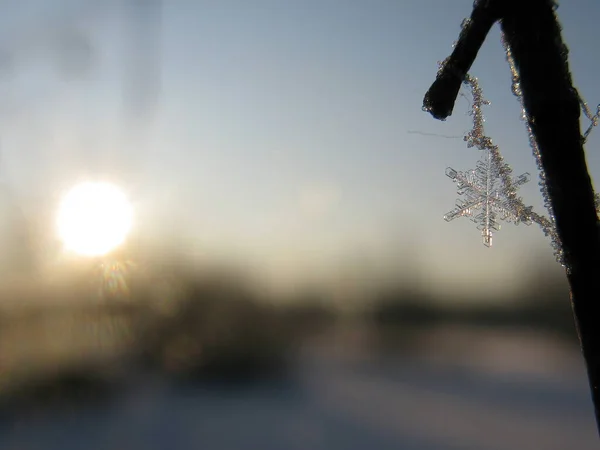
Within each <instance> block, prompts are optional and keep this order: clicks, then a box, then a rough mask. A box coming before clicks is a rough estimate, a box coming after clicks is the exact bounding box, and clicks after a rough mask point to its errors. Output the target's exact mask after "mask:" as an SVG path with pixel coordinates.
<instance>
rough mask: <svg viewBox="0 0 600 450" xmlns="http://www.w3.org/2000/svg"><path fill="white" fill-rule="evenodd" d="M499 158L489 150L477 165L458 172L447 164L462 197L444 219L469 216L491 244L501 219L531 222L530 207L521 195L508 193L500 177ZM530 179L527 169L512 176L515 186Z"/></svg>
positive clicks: (447, 171) (486, 242)
mask: <svg viewBox="0 0 600 450" xmlns="http://www.w3.org/2000/svg"><path fill="white" fill-rule="evenodd" d="M499 169H500V167H498V165H497V161H496V160H495V159H494V158H493V157H492V153H491V152H490V151H489V150H488V151H486V152H485V154H484V155H483V156H482V158H481V159H480V160H479V161H478V162H477V165H476V168H475V169H474V170H470V171H467V172H457V171H456V170H454V169H452V168H451V167H448V168H447V169H446V175H447V176H448V177H449V178H450V179H452V181H454V182H455V183H456V187H457V193H458V195H459V196H461V197H462V198H460V199H458V200H457V202H456V207H455V208H454V209H453V210H452V211H450V212H448V213H447V214H446V215H445V216H444V219H445V220H446V221H447V222H450V221H452V220H454V219H456V218H457V217H463V216H466V217H470V218H471V220H472V221H473V222H475V223H476V224H477V229H478V230H480V231H481V236H482V238H483V244H484V245H486V246H487V247H491V246H492V237H493V233H494V232H495V231H499V230H500V224H499V221H500V220H504V221H507V222H513V223H515V224H519V223H521V222H522V223H525V224H527V225H530V224H531V223H532V218H531V208H524V207H522V202H521V201H520V199H518V201H515V198H514V196H512V195H511V196H508V195H507V191H506V189H505V188H504V186H503V184H502V182H501V179H500V177H499ZM529 180H530V176H529V174H528V173H524V174H522V175H520V176H519V177H517V178H515V179H514V180H512V187H513V189H516V188H517V187H519V186H521V185H523V184H525V183H527V182H528V181H529Z"/></svg>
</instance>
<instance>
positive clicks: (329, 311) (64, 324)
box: [0, 261, 576, 411]
mask: <svg viewBox="0 0 600 450" xmlns="http://www.w3.org/2000/svg"><path fill="white" fill-rule="evenodd" d="M190 267H191V266H190V265H186V264H183V263H180V264H166V265H165V264H161V265H154V266H150V265H146V266H143V267H142V265H141V264H130V263H125V262H118V263H117V262H104V263H102V264H100V263H99V262H98V261H96V262H93V263H92V262H90V264H89V265H80V266H79V270H77V271H71V272H70V273H69V275H68V276H65V277H63V278H60V280H59V281H57V280H58V278H56V277H55V278H54V279H53V282H52V283H48V282H39V283H38V282H34V281H32V280H28V279H21V280H15V281H14V282H13V284H12V285H10V286H8V285H7V286H4V288H2V289H0V333H1V334H2V335H1V336H0V406H1V405H4V409H2V408H0V411H1V410H5V411H6V408H8V407H9V406H8V405H14V404H15V403H14V402H15V401H16V400H15V399H19V400H18V403H19V405H21V406H23V405H27V404H30V403H31V404H36V402H37V403H40V402H41V403H47V402H51V401H56V400H57V399H60V400H61V401H67V400H68V399H73V398H75V399H84V400H86V401H87V400H88V399H89V398H90V396H91V397H93V398H104V399H105V398H106V395H105V393H106V392H107V389H109V387H110V389H109V390H111V389H113V388H112V387H111V386H113V385H115V383H116V384H118V383H119V382H120V381H123V380H126V379H127V378H128V377H131V374H135V373H149V372H151V373H155V374H157V375H159V376H161V377H166V378H169V379H171V380H173V381H176V380H181V379H184V380H188V381H189V380H196V381H197V382H214V381H229V382H236V383H239V382H247V381H253V380H257V379H269V380H272V379H274V378H282V377H283V378H285V377H286V376H289V375H290V373H291V368H292V367H293V364H294V363H295V360H296V358H295V357H296V356H297V355H298V352H299V350H301V349H302V346H303V345H304V344H306V343H307V342H313V343H314V342H318V339H321V342H323V339H325V340H326V339H329V338H330V337H331V335H329V337H328V334H327V333H328V332H329V331H334V330H335V329H336V328H339V326H342V327H344V326H347V325H348V317H347V315H343V314H341V313H340V311H339V310H337V309H336V308H335V307H334V306H333V305H339V303H336V302H338V301H339V299H336V301H335V302H334V301H333V300H332V299H331V298H330V297H328V295H327V292H325V291H323V292H318V291H315V290H314V289H313V290H309V289H307V290H306V291H305V292H300V293H295V294H294V295H289V296H288V297H285V298H284V296H282V295H281V294H279V295H273V294H268V293H267V292H266V291H265V290H261V289H260V288H259V285H258V283H254V282H252V280H248V279H246V278H245V277H243V276H242V275H240V271H235V270H231V269H228V268H223V267H221V268H218V269H215V268H212V269H209V268H207V267H204V268H201V269H197V270H192V269H191V268H190ZM559 275H560V274H559ZM371 295H372V296H371V297H370V298H365V305H369V307H368V308H366V309H365V310H364V311H363V313H361V314H358V316H357V315H354V316H353V317H352V318H351V322H352V324H353V325H352V326H354V325H356V324H357V323H360V324H361V325H360V326H362V327H363V328H365V325H366V328H367V329H369V330H370V334H371V335H375V339H376V340H378V341H377V342H379V344H381V343H382V342H383V343H385V345H389V346H390V347H391V348H393V349H394V350H401V349H402V347H404V348H405V349H410V348H411V346H413V344H415V340H416V339H419V336H421V335H422V334H423V333H427V330H429V329H431V328H435V327H438V326H445V325H458V326H465V327H469V326H475V327H486V328H497V329H507V330H508V329H511V330H512V329H515V328H521V329H527V330H533V331H536V332H540V333H547V334H549V335H550V334H551V335H553V336H559V337H561V338H562V339H565V340H566V341H569V342H576V332H575V327H574V324H573V319H572V313H571V310H570V305H569V300H568V289H567V285H566V282H565V280H564V277H561V276H556V275H553V274H552V273H551V272H549V271H548V270H546V269H544V268H540V269H539V270H538V271H537V273H535V274H534V275H532V277H531V279H530V282H529V283H528V284H527V286H526V287H525V288H524V289H522V290H521V292H520V293H519V294H518V295H516V296H514V297H513V298H511V299H510V301H506V302H499V301H494V302H490V301H488V300H489V299H481V301H479V302H476V301H472V302H469V303H460V304H462V305H463V306H461V307H457V306H456V305H457V304H458V303H457V302H455V301H454V300H453V299H445V301H444V299H439V298H433V297H432V296H430V295H427V294H426V293H424V290H423V289H420V288H419V287H418V285H416V284H413V283H410V282H399V283H397V284H396V285H393V286H388V287H385V288H383V287H382V288H381V289H380V290H379V291H376V292H372V293H371ZM465 305H469V306H465ZM348 345H349V346H351V347H352V346H353V345H354V344H348ZM402 355H404V356H405V355H406V354H405V353H402ZM10 408H12V407H10ZM13 409H14V408H13Z"/></svg>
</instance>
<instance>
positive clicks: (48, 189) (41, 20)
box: [0, 0, 600, 290]
mask: <svg viewBox="0 0 600 450" xmlns="http://www.w3.org/2000/svg"><path fill="white" fill-rule="evenodd" d="M84 1H87V0H80V1H78V2H77V1H74V0H70V1H66V0H62V1H59V0H56V1H54V2H42V1H33V0H26V1H25V0H24V1H23V2H22V3H15V4H14V6H11V7H10V8H8V7H5V12H4V14H2V19H0V20H2V23H3V27H0V28H2V29H4V31H3V33H1V34H0V48H2V45H4V46H5V48H8V49H10V52H11V54H12V55H13V59H12V62H11V63H10V64H9V65H10V70H7V71H6V73H5V74H4V79H3V81H2V84H1V85H0V92H2V93H3V94H4V96H5V97H6V98H7V99H8V100H7V101H6V102H3V104H4V105H5V106H4V108H3V109H4V110H2V109H0V114H2V117H3V118H4V126H3V127H2V128H1V129H0V130H1V134H0V139H1V140H2V147H1V148H2V158H1V167H0V174H1V175H2V177H3V178H4V180H5V182H6V183H7V184H8V185H9V186H10V188H11V189H12V190H13V191H14V192H16V193H17V194H18V195H19V197H21V198H23V199H24V201H27V200H28V199H29V200H30V201H33V200H32V199H37V201H38V202H40V201H42V202H43V204H44V205H45V206H46V207H47V208H49V209H50V210H52V205H53V204H55V202H56V201H57V199H58V198H59V197H60V195H61V192H62V191H63V190H64V189H66V188H68V187H69V186H70V185H72V184H73V183H75V182H76V181H78V180H81V179H86V178H100V177H108V178H112V179H114V180H115V181H116V182H118V183H119V184H120V185H121V186H123V187H124V188H125V189H127V190H128V193H129V195H130V197H131V198H132V200H133V201H134V202H135V204H136V208H137V218H138V220H137V231H136V232H137V233H139V234H141V235H142V234H143V235H153V236H161V238H163V239H165V240H166V241H169V242H171V241H172V242H177V241H179V242H183V243H184V245H185V246H186V248H187V249H188V250H189V251H190V252H194V253H195V254H197V255H199V256H206V255H213V254H223V255H229V256H232V255H233V256H236V257H239V258H241V259H242V260H244V261H246V262H247V263H248V264H250V265H252V266H255V267H256V266H260V267H265V268H268V269H269V270H273V271H275V272H277V273H278V274H279V276H282V277H283V276H284V275H286V274H287V276H289V277H295V276H297V275H298V274H302V276H317V275H323V274H325V273H328V274H330V273H334V272H335V273H338V272H340V271H342V272H343V270H345V264H346V263H347V262H348V261H349V260H353V258H358V259H360V260H361V261H362V263H361V264H363V265H364V267H371V269H372V270H373V271H374V272H380V273H384V272H385V273H387V274H388V275H389V274H390V273H393V271H394V270H397V265H395V264H392V263H391V262H392V261H401V260H403V259H407V258H409V257H410V258H414V255H417V257H418V258H417V259H418V261H419V264H424V265H426V267H427V270H426V271H425V272H424V273H423V274H422V277H423V279H424V281H426V282H427V284H428V285H432V286H437V287H438V288H442V289H460V290H469V289H476V290H479V289H481V288H485V287H486V286H491V288H492V289H499V288H510V287H511V286H513V285H515V284H518V277H519V275H520V274H521V273H523V272H524V270H525V269H526V268H527V267H528V266H530V265H531V264H535V263H537V262H548V261H551V260H552V253H551V250H550V247H549V245H548V243H547V242H546V238H545V237H544V236H543V234H542V233H541V231H540V230H539V229H538V228H536V227H535V225H533V226H531V227H524V226H519V227H515V226H513V225H510V224H507V225H506V226H504V227H503V228H502V230H501V231H500V232H498V233H497V234H496V238H495V245H494V247H493V248H492V249H487V248H485V247H484V246H483V245H482V244H481V239H480V236H479V232H478V231H477V230H476V228H475V226H474V224H472V223H471V222H470V221H468V220H467V219H459V220H456V221H454V222H452V223H450V224H448V223H446V222H444V220H443V219H442V217H443V215H444V213H446V212H447V211H449V210H450V209H452V207H453V205H454V202H455V200H456V193H455V190H454V186H453V184H452V182H451V181H450V180H449V179H448V178H447V177H446V176H445V175H444V171H445V169H446V167H447V166H452V167H453V168H455V169H457V170H465V169H470V168H473V167H474V164H475V162H476V161H477V159H478V157H479V155H478V151H477V150H474V149H467V148H466V147H465V146H464V143H463V142H462V140H461V139H460V138H444V137H439V136H424V135H422V134H418V133H415V131H417V132H423V133H434V134H440V135H448V136H461V135H462V134H464V132H465V131H466V130H467V129H468V128H469V125H470V124H469V117H468V116H467V115H466V112H467V110H468V104H467V103H466V102H465V101H464V100H461V101H460V102H459V103H458V104H457V106H456V108H455V112H454V115H453V116H452V117H451V118H450V119H448V120H447V121H446V122H439V121H435V120H433V119H432V118H431V116H429V115H428V114H426V113H424V112H423V111H421V104H422V98H423V95H424V93H425V91H426V90H427V88H428V87H429V85H430V84H431V82H432V81H433V80H434V77H435V73H436V70H437V61H439V60H442V59H444V58H445V57H446V56H447V55H449V53H450V52H451V45H452V42H453V41H454V40H456V38H457V37H458V33H459V31H460V23H461V21H462V19H463V18H464V17H466V16H467V15H469V13H470V11H471V8H472V0H455V1H452V2H449V1H447V0H405V1H398V0H370V1H366V0H360V1H359V0H345V1H342V0H304V1H299V0H253V1H249V0H219V1H203V0H197V1H188V0H185V1H184V0H170V1H168V2H164V3H165V4H164V5H163V12H162V16H161V20H160V29H159V32H160V34H158V38H157V39H156V41H157V44H156V45H157V47H158V48H159V49H160V53H156V51H155V50H153V49H156V48H157V47H148V46H146V47H140V46H139V45H138V46H137V47H136V45H135V43H136V42H139V41H141V40H144V39H147V38H144V37H142V39H139V37H138V41H135V40H134V36H136V34H135V33H134V30H135V28H133V21H132V20H131V18H127V17H126V16H124V14H123V12H124V7H123V5H122V4H120V3H119V2H115V1H113V2H106V4H104V5H102V6H95V7H91V8H90V9H87V8H88V6H89V5H93V3H89V4H88V3H84ZM73 5H79V6H80V7H81V6H82V5H83V7H82V8H81V11H80V12H79V13H77V14H74V13H73V8H72V6H73ZM558 13H559V16H560V19H561V23H562V25H563V36H564V38H565V41H566V42H567V45H568V46H569V48H570V50H571V54H570V57H571V70H572V72H573V76H574V80H575V83H576V85H577V87H578V88H579V89H580V92H581V94H582V95H583V96H584V98H585V99H586V100H587V101H588V102H589V103H590V105H591V106H592V107H594V108H595V105H596V104H597V103H598V102H600V86H599V84H598V82H597V80H598V70H599V69H600V62H599V61H600V60H599V58H598V56H597V55H598V53H597V50H596V45H597V32H596V24H597V22H598V20H600V3H598V2H597V1H596V0H577V1H574V2H564V4H562V5H561V6H560V8H559V10H558ZM138 25H139V24H138ZM140 29H141V28H140ZM65 30H66V31H80V32H82V33H83V34H82V35H83V36H84V37H86V38H87V39H89V40H90V45H91V48H92V49H93V54H92V59H91V66H90V67H89V70H88V71H84V72H83V73H79V72H73V73H72V72H70V71H66V72H65V71H64V70H63V71H57V70H56V69H57V64H56V63H57V62H58V61H59V60H60V59H59V57H60V56H61V55H62V54H63V53H61V52H64V49H63V48H62V46H61V45H63V44H61V42H62V41H57V39H56V36H57V33H58V34H59V35H61V36H62V34H61V33H62V32H64V31H65ZM139 36H145V35H143V34H142V35H139ZM67 39H68V38H67ZM56 42H58V43H56ZM155 53H156V54H155ZM153 55H154V56H153ZM136 57H137V59H141V60H142V61H144V60H145V61H146V64H147V65H145V66H141V69H140V67H138V68H137V69H136V70H134V64H133V62H134V61H136V60H137V59H136ZM155 69H157V70H158V74H157V73H156V70H155ZM472 74H473V75H475V76H477V77H478V78H479V81H480V84H481V86H482V88H483V89H484V93H485V95H486V97H487V98H488V99H490V100H491V102H492V105H491V106H490V107H489V108H487V111H486V116H487V119H488V120H487V123H486V126H487V132H488V133H487V134H488V135H490V136H491V137H492V138H493V139H494V141H495V142H496V143H497V144H498V145H500V147H501V149H502V153H503V155H504V156H505V158H506V160H507V162H508V163H510V164H511V166H512V167H513V168H514V170H515V173H516V174H519V173H522V172H525V171H528V172H530V173H531V174H532V181H531V182H530V183H529V185H527V186H525V187H524V188H523V189H522V195H523V196H524V199H525V201H526V202H527V203H530V204H532V205H534V206H535V208H536V209H537V210H541V209H540V208H541V196H540V193H539V189H538V187H537V172H536V167H535V164H534V160H533V157H532V155H531V150H530V149H529V146H528V143H527V136H526V133H525V129H524V126H523V124H522V123H521V122H520V120H519V117H520V111H519V105H518V103H517V100H516V99H515V98H514V97H513V96H512V94H511V92H510V74H509V69H508V65H507V63H506V61H505V59H504V54H503V49H502V47H501V44H500V34H499V30H498V28H497V27H496V28H494V30H493V32H492V33H491V34H490V35H489V37H488V39H487V41H486V42H485V44H484V47H483V48H482V50H481V52H480V54H479V56H478V59H477V61H476V63H475V65H474V67H473V69H472ZM132 77H133V78H132ZM159 79H160V85H159V84H156V83H157V81H158V80H159ZM126 82H129V83H132V82H133V84H134V85H135V86H142V87H143V86H147V87H146V88H147V89H148V90H149V91H148V92H149V93H150V94H152V95H150V97H151V100H152V99H154V98H155V100H156V101H155V102H149V103H148V104H147V105H145V107H144V109H145V115H144V116H143V117H142V118H140V119H137V120H134V119H133V118H132V115H131V114H128V113H127V111H128V110H127V108H126V107H124V105H125V106H127V105H126V102H124V100H127V99H128V98H129V96H128V95H129V92H128V91H124V85H125V86H126V84H125V83H126ZM144 83H145V84H144ZM583 123H584V126H586V127H587V122H585V121H584V122H583ZM598 133H600V131H599V130H596V131H595V132H594V133H593V134H592V137H591V138H590V139H589V141H588V144H587V153H588V163H589V167H590V171H591V173H592V175H593V176H596V177H598V176H600V157H599V156H598V152H597V149H598V146H599V145H600V136H598ZM407 244H410V245H412V250H411V252H410V253H407V254H405V251H406V249H405V247H406V245H407Z"/></svg>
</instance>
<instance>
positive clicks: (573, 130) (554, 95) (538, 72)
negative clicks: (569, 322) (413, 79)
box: [424, 0, 600, 430]
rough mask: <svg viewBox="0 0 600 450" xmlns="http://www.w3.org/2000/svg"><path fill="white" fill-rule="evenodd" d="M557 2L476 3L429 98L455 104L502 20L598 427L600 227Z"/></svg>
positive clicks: (444, 106) (431, 104)
mask: <svg viewBox="0 0 600 450" xmlns="http://www.w3.org/2000/svg"><path fill="white" fill-rule="evenodd" d="M555 9H556V5H555V3H554V2H553V1H552V0H479V1H478V2H476V3H475V5H474V8H473V13H472V14H471V24H470V25H469V26H467V27H465V29H464V30H463V32H462V33H461V35H460V37H459V41H458V43H457V45H456V47H455V49H454V51H453V53H452V55H451V56H450V58H449V59H448V61H447V64H446V65H445V66H444V67H443V68H442V69H441V70H440V72H439V73H438V76H437V78H436V80H435V82H434V83H433V84H432V86H431V88H430V89H429V91H428V92H427V94H426V95H425V99H424V107H425V108H427V109H428V110H429V111H430V112H431V114H432V115H433V116H434V117H435V118H437V119H445V118H446V117H448V116H449V115H451V114H452V109H453V105H454V102H455V100H456V96H457V95H458V90H459V89H460V84H461V83H462V81H463V79H464V76H465V75H466V73H467V72H468V70H469V69H470V67H471V65H472V64H473V62H474V60H475V58H476V56H477V52H478V51H479V48H480V47H481V44H482V43H483V41H484V39H485V37H486V35H487V33H488V32H489V30H490V29H491V26H492V25H493V23H494V22H496V21H499V22H500V26H501V27H502V31H503V32H504V35H505V39H506V40H507V43H508V45H509V46H510V48H511V51H512V54H513V57H514V61H515V66H516V69H517V71H518V73H519V76H520V82H521V91H522V95H523V103H524V106H525V110H526V111H527V113H528V116H529V124H530V126H531V128H532V131H533V135H534V137H535V139H536V141H537V144H538V148H539V152H540V156H541V162H542V166H543V169H544V172H545V175H546V183H547V188H548V194H549V197H550V202H551V204H552V207H553V210H554V214H555V219H556V228H557V232H558V235H559V237H560V240H561V242H562V249H563V252H564V261H565V263H566V267H567V277H568V280H569V284H570V287H571V304H572V307H573V313H574V316H575V322H576V325H577V329H578V334H579V339H580V342H581V347H582V351H583V355H584V358H585V361H586V365H587V371H588V377H589V382H590V386H591V391H592V399H593V403H594V407H595V413H596V421H597V424H598V427H599V430H600V328H599V329H598V331H596V329H595V328H596V327H597V326H598V325H600V324H598V319H599V318H600V298H599V297H600V233H599V230H600V227H599V223H598V216H597V213H596V208H595V205H594V191H593V187H592V182H591V179H590V176H589V173H588V170H587V165H586V160H585V152H584V148H583V139H582V136H581V129H580V121H579V119H580V114H581V106H580V98H579V95H578V93H577V90H576V89H575V88H574V87H573V82H572V79H571V74H570V70H569V64H568V49H567V47H566V46H565V44H564V42H563V40H562V36H561V29H560V25H559V24H558V21H557V18H556V15H555Z"/></svg>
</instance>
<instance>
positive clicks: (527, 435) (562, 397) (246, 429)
mask: <svg viewBox="0 0 600 450" xmlns="http://www.w3.org/2000/svg"><path fill="white" fill-rule="evenodd" d="M448 336H450V335H448ZM448 336H447V337H446V338H444V339H442V340H440V339H439V336H438V338H436V339H433V344H430V346H431V347H430V348H429V351H428V352H426V353H424V354H427V355H430V357H427V358H416V359H407V358H400V357H398V356H393V355H388V356H386V357H373V356H372V355H371V357H369V353H368V352H364V351H361V352H358V351H351V350H352V348H351V346H350V347H348V348H347V350H348V351H346V352H341V351H339V350H340V349H339V348H337V350H336V349H335V348H326V347H320V351H315V350H314V349H312V350H310V351H307V352H306V353H305V354H303V356H302V357H301V359H300V361H299V363H298V366H297V368H296V369H295V370H294V371H293V375H292V376H291V377H290V378H289V379H287V380H281V381H270V382H266V381H265V382H264V383H256V384H253V385H248V386H237V387H229V388H227V387H224V386H221V387H216V386H214V385H207V384H204V385H203V384H193V385H192V384H188V385H183V384H179V385H175V384H170V383H167V382H165V381H164V380H162V379H161V378H159V377H150V376H144V377H140V378H139V379H138V380H137V381H136V382H134V383H132V385H131V387H130V388H128V389H127V390H125V391H124V394H121V395H119V396H118V397H117V399H116V400H115V401H114V402H113V403H108V404H106V405H104V406H93V405H91V404H90V405H87V406H86V407H85V408H81V409H77V410H73V411H70V412H65V411H63V412H61V413H58V412H56V411H54V412H48V413H47V414H45V413H43V412H41V413H38V414H36V415H35V417H34V416H30V417H28V418H27V419H25V418H21V420H19V421H17V422H14V421H13V422H9V421H6V422H3V423H2V424H1V428H0V448H2V449H3V450H36V449H48V450H54V449H56V450H71V449H73V450H75V449H77V450H79V449H86V450H118V449H131V450H137V449H140V450H141V449H148V450H153V449H206V450H212V449H214V450H228V449H232V450H233V449H257V450H279V449H281V450H287V449H290V450H295V449H298V450H300V449H310V450H321V449H322V450H345V449H347V450H354V449H356V450H362V449H377V450H386V449H390V450H391V449H394V450H398V449H407V450H433V449H453V450H459V449H461V450H462V449H464V450H470V449H472V450H488V449H489V450H492V449H493V450H505V449H506V450H516V449H536V450H564V449H568V448H577V449H578V450H587V449H596V448H598V444H599V442H598V437H597V432H596V428H595V422H594V418H593V409H592V405H591V401H590V398H589V392H588V387H587V381H586V379H585V372H584V368H583V364H582V362H581V361H580V358H579V355H578V354H577V351H576V349H571V350H570V351H569V350H566V349H562V350H561V349H558V347H557V346H552V348H554V350H553V351H551V350H550V349H549V348H545V347H544V345H543V344H542V343H543V342H546V341H544V340H540V339H537V338H533V337H527V336H520V335H519V336H507V335H505V336H502V335H500V336H494V337H493V339H492V337H490V336H488V337H487V338H485V336H484V337H481V336H482V335H481V334H480V333H479V334H478V336H480V337H481V339H479V340H478V341H477V342H478V344H477V345H478V346H479V347H478V348H479V350H474V346H473V345H472V343H473V340H472V339H466V338H465V336H463V337H462V338H465V339H466V342H467V343H468V345H467V347H470V349H471V351H470V352H464V354H465V355H470V358H467V357H463V358H461V357H460V355H459V352H458V351H457V350H456V348H458V347H460V345H459V344H458V342H459V341H460V339H462V338H461V336H460V333H458V334H457V333H454V334H452V336H454V338H453V339H454V341H453V340H452V339H451V338H450V337H448ZM485 339H488V341H489V347H486V346H485V345H484V343H483V342H484V341H485ZM536 339H537V340H536ZM442 342H443V343H444V345H442V344H441V343H442ZM546 347H547V346H546ZM493 348H495V353H491V349H493ZM432 355H433V357H432ZM435 355H438V357H435ZM440 355H452V357H448V358H444V357H443V356H440ZM484 355H487V360H486V357H484ZM490 355H495V356H493V357H490Z"/></svg>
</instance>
